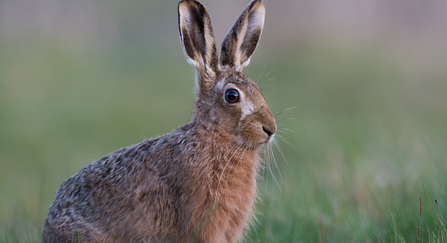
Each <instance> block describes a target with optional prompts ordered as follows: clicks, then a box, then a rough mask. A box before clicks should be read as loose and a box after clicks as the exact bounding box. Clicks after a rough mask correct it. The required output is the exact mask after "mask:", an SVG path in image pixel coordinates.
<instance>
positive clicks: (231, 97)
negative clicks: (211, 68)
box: [225, 89, 239, 103]
mask: <svg viewBox="0 0 447 243" xmlns="http://www.w3.org/2000/svg"><path fill="white" fill-rule="evenodd" d="M225 100H226V101H227V102H228V103H236V102H238V101H239V92H238V91H237V90H235V89H229V90H227V92H225Z"/></svg>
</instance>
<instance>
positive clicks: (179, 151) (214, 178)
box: [43, 0, 276, 243]
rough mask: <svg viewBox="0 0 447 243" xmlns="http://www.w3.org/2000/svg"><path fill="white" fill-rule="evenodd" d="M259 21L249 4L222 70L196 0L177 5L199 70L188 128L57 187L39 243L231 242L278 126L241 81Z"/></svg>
mask: <svg viewBox="0 0 447 243" xmlns="http://www.w3.org/2000/svg"><path fill="white" fill-rule="evenodd" d="M263 20H264V5H263V4H262V2H261V1H260V0H254V1H252V2H251V3H250V5H249V6H248V7H247V8H246V9H245V10H244V12H242V14H241V16H240V17H239V19H238V20H237V21H236V23H235V24H234V26H233V27H232V28H231V29H230V31H229V33H228V34H227V37H226V38H225V41H224V43H223V46H222V55H221V59H220V61H221V64H219V61H218V57H217V52H216V48H215V45H214V37H213V32H212V28H211V22H210V19H209V16H208V13H207V11H206V9H205V8H204V7H203V6H202V5H201V4H200V3H198V2H196V1H193V0H184V1H181V2H180V3H179V27H180V38H181V43H182V46H183V49H184V52H185V56H186V57H187V60H188V61H189V62H190V64H191V65H192V66H194V67H195V68H196V71H197V88H198V90H197V100H196V105H195V112H194V116H193V118H192V119H191V122H190V123H188V124H186V125H184V126H182V127H180V128H178V129H177V130H175V131H173V132H172V133H169V134H166V135H163V136H161V137H158V138H154V139H149V140H146V141H143V142H141V143H139V144H136V145H133V146H130V147H127V148H123V149H120V150H118V151H116V152H114V153H111V154H109V155H107V156H105V157H103V158H101V159H100V160H98V161H96V162H95V163H93V164H91V165H88V166H86V167H84V168H83V169H82V170H81V171H80V172H78V173H77V174H75V175H73V176H72V177H70V178H69V179H67V180H66V181H65V182H63V183H62V185H61V186H60V187H59V189H58V191H57V193H56V197H55V199H54V201H53V203H52V204H51V206H50V209H49V211H48V216H47V218H46V221H45V225H44V229H43V242H185V243H186V242H213V243H214V242H237V241H239V240H240V239H241V238H242V236H243V233H244V231H246V230H247V229H248V226H249V220H250V217H251V216H252V213H253V205H254V201H255V198H256V177H257V174H258V167H259V161H258V149H259V147H260V146H261V145H263V144H265V143H268V142H270V141H271V140H272V138H273V136H274V134H275V132H276V124H275V119H274V118H273V117H272V115H271V113H270V110H269V108H268V106H267V104H266V103H265V101H264V99H263V98H262V95H261V91H260V89H259V88H258V86H257V85H256V83H254V82H253V81H252V80H250V79H249V78H248V77H246V76H245V75H244V74H242V73H241V70H242V67H243V66H245V65H247V64H248V62H249V59H250V57H251V55H252V54H253V52H254V50H255V47H256V45H257V42H258V40H259V36H260V34H261V30H262V26H263Z"/></svg>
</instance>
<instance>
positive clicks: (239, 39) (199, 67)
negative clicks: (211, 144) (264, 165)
mask: <svg viewBox="0 0 447 243" xmlns="http://www.w3.org/2000/svg"><path fill="white" fill-rule="evenodd" d="M178 10H179V31H180V41H181V43H182V47H183V51H184V53H185V56H186V59H187V60H188V62H189V63H190V64H191V65H192V66H193V67H194V68H195V69H196V86H197V101H196V111H195V114H196V117H195V119H196V122H198V123H200V124H201V125H203V126H204V127H205V128H206V129H213V130H217V131H218V132H219V133H220V134H223V135H227V136H226V137H228V138H231V139H234V141H235V142H237V143H239V144H240V145H243V146H245V147H246V148H257V147H259V146H260V145H262V144H265V143H268V142H270V141H271V140H272V138H273V136H274V134H275V132H276V123H275V119H274V117H273V116H272V114H271V112H270V109H269V107H268V105H267V103H266V102H265V100H264V98H263V97H262V94H261V90H260V89H259V87H258V85H257V84H256V83H255V82H253V81H252V80H251V79H250V78H248V77H247V76H245V75H244V74H243V73H242V68H243V67H245V66H247V65H248V63H249V62H250V57H251V56H252V55H253V53H254V51H255V49H256V46H257V44H258V41H259V38H260V36H261V32H262V28H263V26H264V14H265V8H264V4H263V3H262V0H253V1H252V2H251V3H250V4H249V5H248V6H247V8H246V9H245V10H244V11H243V12H242V13H241V15H240V16H239V18H238V19H237V20H236V22H235V23H234V25H233V27H231V29H230V30H229V31H228V33H227V35H226V37H225V39H224V41H223V43H222V51H221V55H220V59H219V57H218V54H217V50H216V45H215V42H214V34H213V28H212V26H211V19H210V17H209V14H208V12H207V10H206V9H205V7H204V6H203V5H202V4H200V3H199V2H197V1H194V0H183V1H181V2H180V3H179V8H178ZM219 60H220V61H219Z"/></svg>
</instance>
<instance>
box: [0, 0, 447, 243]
mask: <svg viewBox="0 0 447 243" xmlns="http://www.w3.org/2000/svg"><path fill="white" fill-rule="evenodd" d="M202 3H204V5H205V6H207V8H208V10H209V12H210V15H211V18H212V20H213V25H214V32H215V35H216V42H217V43H221V41H222V39H223V37H224V35H225V33H226V32H227V30H228V29H229V27H230V26H231V25H232V23H233V22H234V20H235V19H236V18H237V16H238V15H239V13H240V12H241V11H242V10H243V9H244V8H245V6H246V5H247V4H248V1H236V0H227V1H211V0H203V1H202ZM265 5H266V8H267V13H266V23H265V29H264V32H263V36H262V38H261V42H260V45H259V46H258V50H257V52H256V53H255V55H254V56H253V58H252V61H251V64H250V66H248V67H246V68H245V70H244V71H245V73H246V74H247V75H248V76H249V77H251V78H252V79H253V80H255V81H256V82H258V84H259V85H260V87H261V89H262V90H263V94H264V97H265V99H266V101H267V103H268V104H269V106H270V108H271V110H272V112H273V113H274V115H275V114H279V113H280V112H281V111H283V110H286V109H288V108H291V107H293V109H290V110H287V111H285V112H283V113H281V114H280V115H278V117H277V123H278V125H279V128H280V131H279V135H281V136H282V137H283V138H284V139H281V138H278V142H279V148H278V149H276V150H275V154H276V161H277V163H278V168H275V167H274V166H273V167H270V168H271V170H268V169H266V170H264V171H263V172H262V174H261V176H260V178H259V194H260V201H259V203H258V204H257V214H256V216H257V221H256V222H255V223H254V225H253V227H252V229H251V230H250V232H249V234H248V238H247V240H246V241H247V242H419V241H418V231H417V226H418V224H420V233H419V234H420V237H421V238H422V241H423V242H446V241H447V239H446V230H445V221H444V217H447V204H446V203H447V2H446V1H444V0H424V1H422V0H415V1H405V0H391V1H390V0H365V1H355V0H345V1H325V0H284V1H272V0H265ZM177 31H178V27H177V1H155V0H146V1H141V0H134V1H117V0H93V1H92V0H72V1H62V0H41V1H33V0H1V1H0V242H38V241H39V239H40V232H41V229H42V225H43V221H44V218H45V216H46V212H47V209H48V207H49V204H50V203H51V201H52V200H53V197H54V194H55V191H56V189H57V187H58V186H59V185H60V184H61V183H62V181H64V180H65V179H66V178H68V177H69V176H71V175H72V174H74V173H76V172H77V171H79V170H80V169H81V168H82V167H83V166H85V165H87V164H89V163H91V162H93V161H95V160H97V159H99V158H100V157H102V156H104V155H106V154H108V153H110V152H113V151H115V150H117V149H119V148H121V147H125V146H128V145H131V144H135V143H138V142H140V141H142V140H144V139H146V138H150V137H154V136H158V135H161V134H164V133H167V132H170V131H172V130H174V129H175V128H177V127H178V126H181V125H182V124H184V123H186V122H188V121H189V119H190V117H191V114H192V109H193V102H194V92H193V88H194V87H193V86H194V70H193V68H192V67H191V66H189V64H188V63H187V62H186V59H185V57H184V56H183V52H182V49H181V46H180V42H179V38H178V32H177ZM219 48H220V46H219ZM284 140H287V142H286V141H284ZM289 143H290V145H289ZM279 149H281V150H282V152H283V155H284V156H282V155H281V154H280V152H279ZM285 159H286V160H287V161H285ZM275 180H276V181H277V183H276V182H275ZM420 196H422V206H423V210H422V217H421V221H420V223H418V221H419V209H420V203H419V197H420ZM435 200H437V204H436V203H435Z"/></svg>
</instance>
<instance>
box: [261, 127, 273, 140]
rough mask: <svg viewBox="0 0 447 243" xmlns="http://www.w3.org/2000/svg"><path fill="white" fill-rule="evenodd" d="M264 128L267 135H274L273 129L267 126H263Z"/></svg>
mask: <svg viewBox="0 0 447 243" xmlns="http://www.w3.org/2000/svg"><path fill="white" fill-rule="evenodd" d="M262 130H263V131H264V132H265V133H267V135H268V136H269V137H270V136H272V134H273V132H272V131H271V130H269V129H268V128H266V127H264V126H263V127H262Z"/></svg>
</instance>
